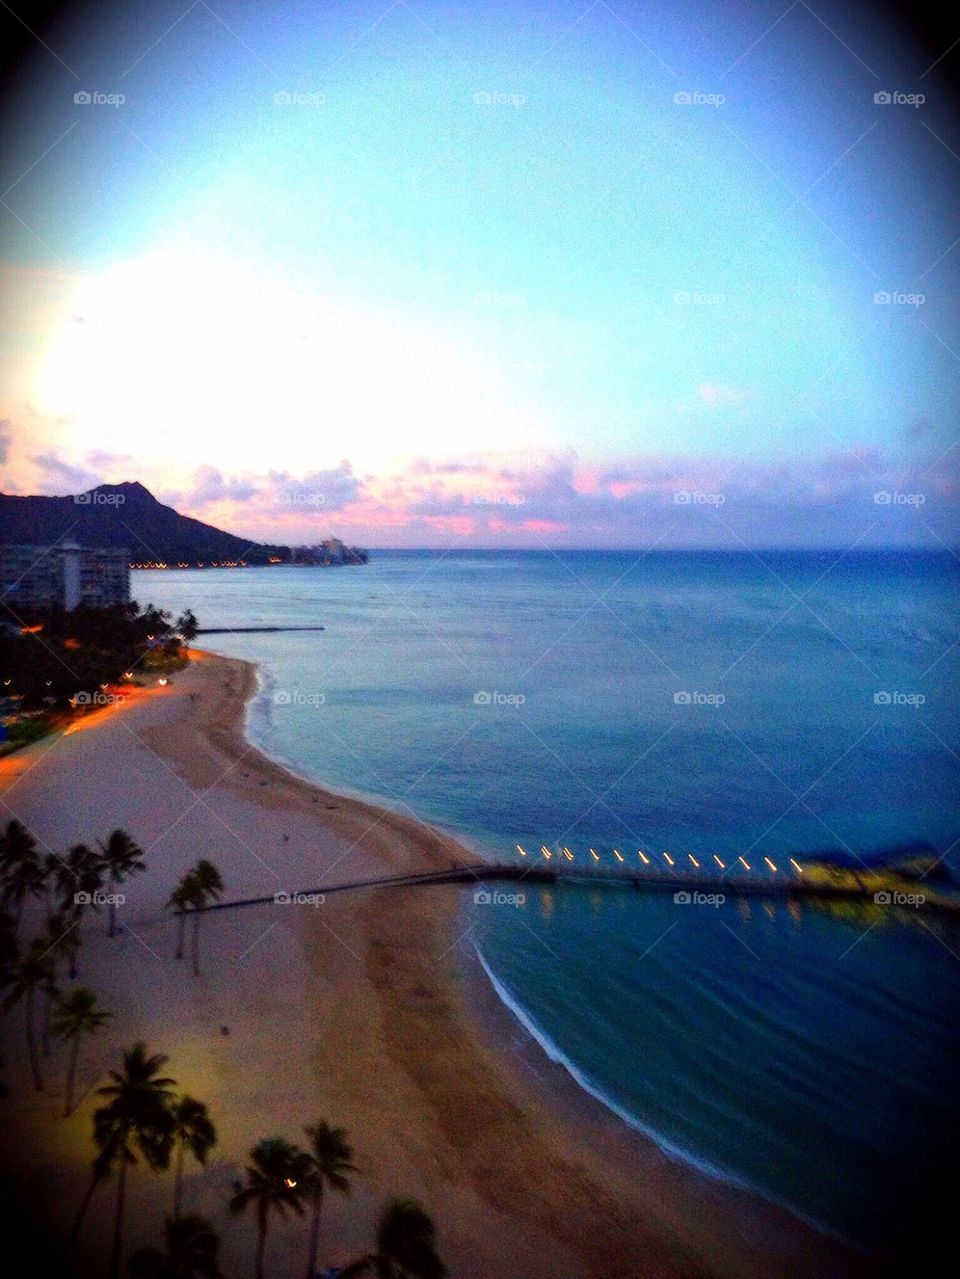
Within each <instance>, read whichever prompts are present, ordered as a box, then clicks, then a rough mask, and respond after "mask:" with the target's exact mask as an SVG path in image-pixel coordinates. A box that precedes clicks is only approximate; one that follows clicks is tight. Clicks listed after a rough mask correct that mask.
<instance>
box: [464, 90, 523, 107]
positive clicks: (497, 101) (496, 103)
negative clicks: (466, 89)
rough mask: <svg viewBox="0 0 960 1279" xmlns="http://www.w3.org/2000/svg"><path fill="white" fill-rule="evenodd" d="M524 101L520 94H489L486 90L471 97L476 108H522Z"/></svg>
mask: <svg viewBox="0 0 960 1279" xmlns="http://www.w3.org/2000/svg"><path fill="white" fill-rule="evenodd" d="M526 100H527V99H526V97H525V95H524V94H522V93H490V92H489V91H488V90H486V89H481V90H480V92H479V93H475V94H474V95H473V101H474V104H475V105H476V106H478V107H522V106H523V104H524V103H525V102H526Z"/></svg>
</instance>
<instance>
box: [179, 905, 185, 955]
mask: <svg viewBox="0 0 960 1279" xmlns="http://www.w3.org/2000/svg"><path fill="white" fill-rule="evenodd" d="M177 924H178V928H177V959H183V942H184V934H185V933H186V931H187V915H186V911H182V910H181V911H179V912H178V914H177Z"/></svg>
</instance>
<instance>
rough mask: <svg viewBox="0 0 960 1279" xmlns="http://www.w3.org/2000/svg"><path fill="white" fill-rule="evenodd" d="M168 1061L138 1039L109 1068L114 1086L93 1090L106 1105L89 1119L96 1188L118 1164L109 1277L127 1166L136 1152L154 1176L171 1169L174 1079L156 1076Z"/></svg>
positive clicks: (114, 1271) (119, 1243) (117, 1252)
mask: <svg viewBox="0 0 960 1279" xmlns="http://www.w3.org/2000/svg"><path fill="white" fill-rule="evenodd" d="M166 1061H167V1058H166V1057H165V1056H163V1054H161V1053H157V1054H156V1055H154V1056H150V1055H148V1053H147V1046H146V1044H145V1043H143V1041H142V1040H141V1041H140V1042H138V1043H136V1044H134V1045H133V1047H132V1048H131V1049H130V1050H129V1051H128V1052H125V1053H124V1054H123V1066H122V1068H121V1069H120V1070H111V1072H110V1078H111V1080H112V1083H109V1084H107V1085H106V1086H105V1087H103V1088H98V1089H97V1096H98V1097H104V1098H106V1099H107V1104H106V1105H105V1106H101V1107H100V1108H99V1110H96V1111H95V1112H94V1116H93V1137H94V1141H95V1142H96V1144H97V1146H98V1147H99V1150H100V1155H99V1156H98V1158H97V1161H96V1162H95V1164H94V1185H96V1182H97V1181H98V1180H102V1179H103V1178H104V1177H105V1176H107V1175H109V1173H110V1171H111V1170H112V1168H113V1166H114V1165H117V1166H118V1177H117V1206H116V1215H115V1217H114V1227H113V1244H112V1247H111V1252H110V1279H118V1276H119V1274H120V1259H121V1254H122V1251H123V1212H124V1206H125V1197H126V1188H127V1168H128V1167H129V1166H130V1165H131V1164H135V1163H137V1162H138V1161H137V1153H136V1152H139V1153H140V1154H141V1155H142V1156H143V1158H144V1160H145V1161H146V1163H147V1165H148V1167H150V1168H151V1169H152V1170H153V1171H154V1172H157V1171H160V1170H162V1169H165V1168H168V1167H169V1165H170V1152H171V1150H172V1148H173V1132H174V1121H173V1115H172V1113H171V1099H172V1097H173V1087H174V1085H175V1084H176V1080H175V1079H170V1078H168V1077H166V1076H161V1075H160V1071H161V1070H162V1069H163V1067H164V1065H165V1064H166Z"/></svg>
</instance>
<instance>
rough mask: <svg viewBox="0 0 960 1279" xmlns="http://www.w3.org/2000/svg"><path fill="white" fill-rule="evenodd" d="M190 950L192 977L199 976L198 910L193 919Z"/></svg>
mask: <svg viewBox="0 0 960 1279" xmlns="http://www.w3.org/2000/svg"><path fill="white" fill-rule="evenodd" d="M192 950H193V975H194V977H199V976H200V914H199V912H197V917H196V919H195V920H194V921H193V942H192Z"/></svg>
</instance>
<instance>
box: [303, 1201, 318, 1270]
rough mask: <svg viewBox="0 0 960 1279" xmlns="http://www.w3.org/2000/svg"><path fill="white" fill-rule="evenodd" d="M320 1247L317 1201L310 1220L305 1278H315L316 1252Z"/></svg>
mask: <svg viewBox="0 0 960 1279" xmlns="http://www.w3.org/2000/svg"><path fill="white" fill-rule="evenodd" d="M319 1249H320V1204H319V1203H317V1205H316V1206H315V1208H314V1210H313V1220H312V1221H311V1222H310V1245H309V1250H308V1252H307V1277H306V1279H316V1273H317V1253H318V1251H319Z"/></svg>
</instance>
